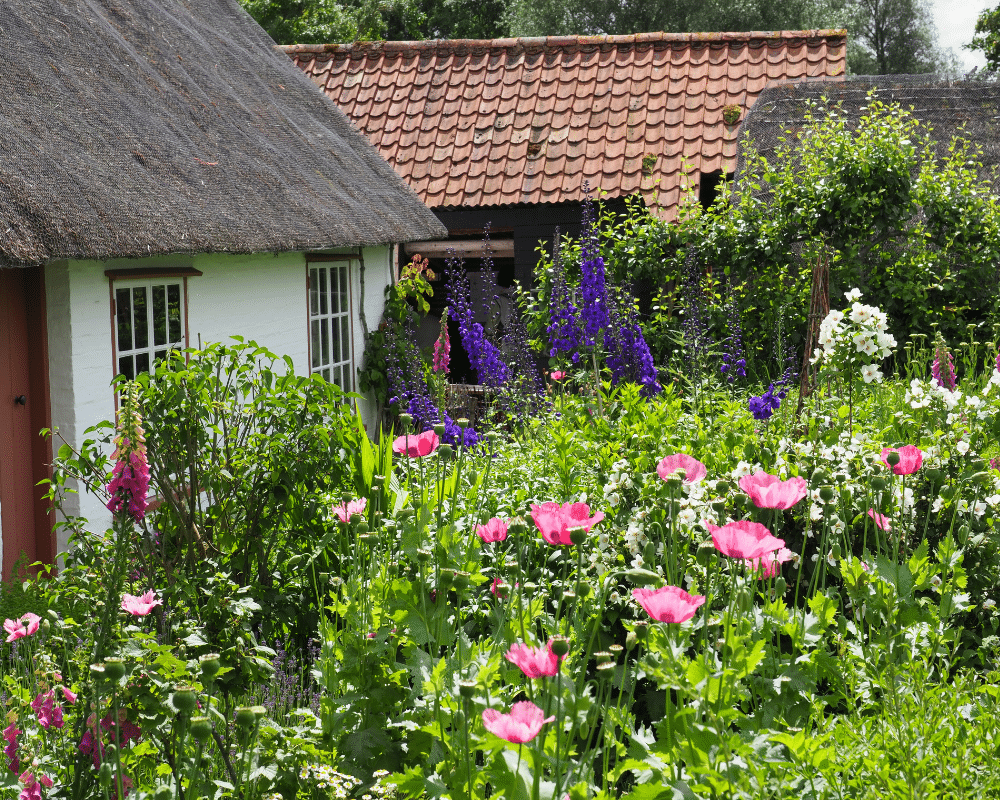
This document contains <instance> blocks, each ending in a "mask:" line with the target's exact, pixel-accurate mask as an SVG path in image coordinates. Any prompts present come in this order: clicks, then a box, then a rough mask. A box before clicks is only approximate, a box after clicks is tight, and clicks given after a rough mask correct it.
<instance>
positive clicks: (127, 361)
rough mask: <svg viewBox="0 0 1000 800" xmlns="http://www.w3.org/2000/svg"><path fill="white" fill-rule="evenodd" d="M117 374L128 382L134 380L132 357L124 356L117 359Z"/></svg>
mask: <svg viewBox="0 0 1000 800" xmlns="http://www.w3.org/2000/svg"><path fill="white" fill-rule="evenodd" d="M118 374H119V375H124V376H125V377H126V378H128V379H129V380H133V379H134V378H135V370H134V369H133V368H132V356H124V357H123V358H119V359H118Z"/></svg>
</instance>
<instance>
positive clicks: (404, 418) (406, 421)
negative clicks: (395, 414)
mask: <svg viewBox="0 0 1000 800" xmlns="http://www.w3.org/2000/svg"><path fill="white" fill-rule="evenodd" d="M399 421H400V422H401V423H403V425H404V426H405V425H412V424H413V416H412V415H411V414H400V415H399Z"/></svg>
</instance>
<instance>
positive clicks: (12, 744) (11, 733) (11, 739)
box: [3, 722, 23, 772]
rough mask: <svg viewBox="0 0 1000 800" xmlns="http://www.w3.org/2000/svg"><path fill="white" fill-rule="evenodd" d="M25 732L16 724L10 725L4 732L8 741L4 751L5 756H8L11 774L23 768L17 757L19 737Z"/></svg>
mask: <svg viewBox="0 0 1000 800" xmlns="http://www.w3.org/2000/svg"><path fill="white" fill-rule="evenodd" d="M21 733H23V731H20V730H18V729H17V726H16V724H15V723H13V722H12V723H10V725H8V726H7V727H6V728H4V731H3V738H4V739H6V740H7V745H6V746H5V747H4V749H3V754H4V755H5V756H7V766H8V768H9V769H10V771H11V772H17V771H18V770H19V769H20V768H21V761H20V759H18V757H17V737H18V736H20V735H21Z"/></svg>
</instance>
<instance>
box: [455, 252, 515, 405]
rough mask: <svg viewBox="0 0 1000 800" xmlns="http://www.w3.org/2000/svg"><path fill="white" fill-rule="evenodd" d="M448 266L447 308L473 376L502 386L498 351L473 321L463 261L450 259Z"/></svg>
mask: <svg viewBox="0 0 1000 800" xmlns="http://www.w3.org/2000/svg"><path fill="white" fill-rule="evenodd" d="M447 264H448V270H447V271H448V308H449V309H451V311H452V312H453V314H454V317H453V318H454V319H455V320H456V321H457V322H458V331H459V334H461V338H462V347H464V348H465V353H466V355H467V356H468V357H469V364H470V365H471V366H472V369H473V370H474V371H475V373H476V380H477V381H479V383H481V384H484V385H486V386H491V387H494V388H498V387H500V386H503V384H504V383H506V382H507V378H508V377H509V371H508V369H507V365H506V364H505V363H504V361H503V357H502V355H501V353H500V351H499V350H498V349H497V347H496V346H495V345H494V344H493V343H492V342H491V341H490V340H489V339H487V338H486V331H484V330H483V326H482V325H481V324H480V323H478V322H476V321H475V314H474V311H473V308H472V300H471V299H470V295H471V290H470V288H469V276H468V275H466V273H465V262H464V261H463V260H462V259H461V258H456V257H454V256H450V257H449V258H448V260H447Z"/></svg>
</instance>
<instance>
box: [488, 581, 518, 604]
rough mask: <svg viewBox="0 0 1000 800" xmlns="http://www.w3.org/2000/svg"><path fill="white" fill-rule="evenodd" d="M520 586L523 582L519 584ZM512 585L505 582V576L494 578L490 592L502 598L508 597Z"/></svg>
mask: <svg viewBox="0 0 1000 800" xmlns="http://www.w3.org/2000/svg"><path fill="white" fill-rule="evenodd" d="M517 585H518V586H520V585H521V584H517ZM509 588H510V587H509V586H507V584H506V583H504V582H503V578H494V579H493V581H492V582H491V583H490V594H491V595H493V596H494V597H499V598H500V599H501V600H506V599H507V590H508V589H509Z"/></svg>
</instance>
